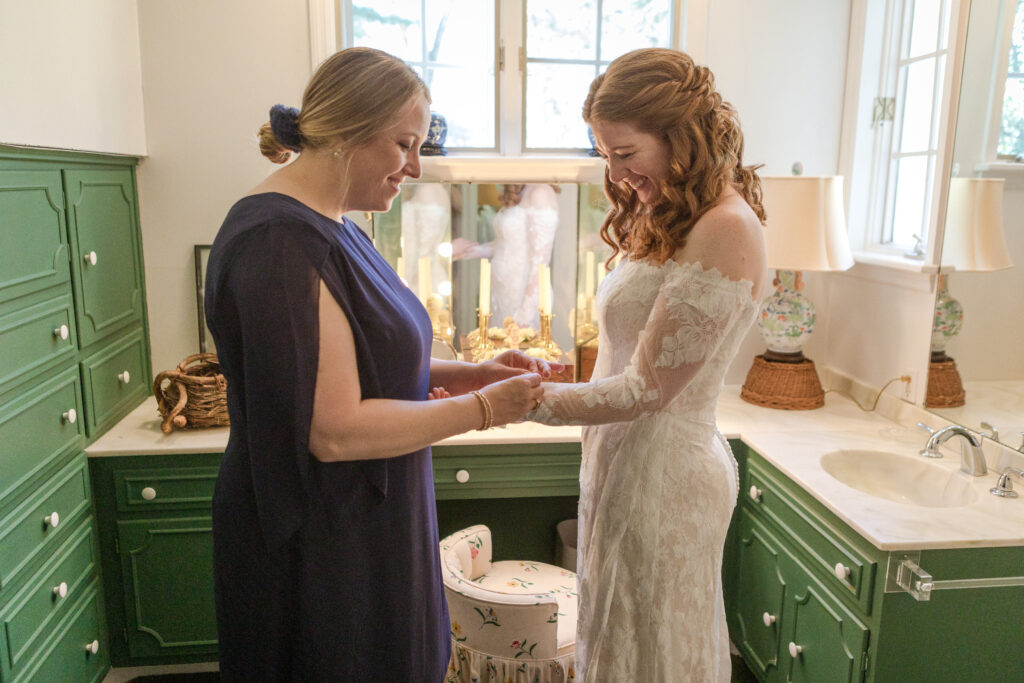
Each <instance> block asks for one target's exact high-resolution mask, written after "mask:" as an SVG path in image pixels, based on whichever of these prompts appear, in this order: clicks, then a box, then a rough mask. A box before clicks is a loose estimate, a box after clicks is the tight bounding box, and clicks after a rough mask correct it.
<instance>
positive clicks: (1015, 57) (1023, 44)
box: [1009, 0, 1024, 73]
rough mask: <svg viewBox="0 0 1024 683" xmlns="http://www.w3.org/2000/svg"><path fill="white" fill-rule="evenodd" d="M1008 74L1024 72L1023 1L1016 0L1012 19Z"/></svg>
mask: <svg viewBox="0 0 1024 683" xmlns="http://www.w3.org/2000/svg"><path fill="white" fill-rule="evenodd" d="M1009 67H1010V68H1009V70H1010V73H1021V72H1022V71H1024V0H1018V2H1017V13H1016V14H1015V15H1014V17H1013V38H1012V40H1011V42H1010V64H1009Z"/></svg>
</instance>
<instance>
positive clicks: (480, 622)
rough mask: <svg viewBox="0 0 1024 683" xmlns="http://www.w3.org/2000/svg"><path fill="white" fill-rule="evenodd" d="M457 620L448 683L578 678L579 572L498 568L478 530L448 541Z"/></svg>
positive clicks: (448, 588)
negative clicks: (575, 654) (576, 667)
mask: <svg viewBox="0 0 1024 683" xmlns="http://www.w3.org/2000/svg"><path fill="white" fill-rule="evenodd" d="M441 573H442V575H443V577H444V589H445V594H446V595H447V598H448V611H449V613H450V615H451V621H452V661H451V665H450V666H449V669H448V677H447V679H446V681H448V683H470V681H480V682H481V683H487V682H488V681H493V682H495V683H498V682H500V683H504V682H505V681H524V682H525V681H530V683H533V682H534V681H537V682H538V683H566V681H571V680H573V677H574V676H575V673H574V666H573V657H574V653H575V650H576V574H575V572H571V571H568V570H566V569H562V568H561V567H555V566H553V565H550V564H545V563H543V562H529V561H518V560H507V561H503V562H493V563H492V562H491V531H490V529H488V528H487V527H486V526H484V525H482V524H478V525H476V526H471V527H469V528H467V529H463V530H462V531H457V532H455V533H454V534H452V535H451V536H449V537H447V538H445V539H444V540H442V541H441Z"/></svg>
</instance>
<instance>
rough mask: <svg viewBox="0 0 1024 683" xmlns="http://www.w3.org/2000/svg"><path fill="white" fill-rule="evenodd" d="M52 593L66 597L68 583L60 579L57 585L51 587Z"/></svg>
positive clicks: (59, 596)
mask: <svg viewBox="0 0 1024 683" xmlns="http://www.w3.org/2000/svg"><path fill="white" fill-rule="evenodd" d="M53 594H54V595H56V596H57V597H58V598H66V597H68V584H66V583H65V582H63V581H61V582H60V585H59V586H54V587H53Z"/></svg>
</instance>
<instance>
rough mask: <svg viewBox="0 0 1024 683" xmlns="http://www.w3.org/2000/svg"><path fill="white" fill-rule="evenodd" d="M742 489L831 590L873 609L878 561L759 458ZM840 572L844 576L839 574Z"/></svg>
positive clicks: (751, 465)
mask: <svg viewBox="0 0 1024 683" xmlns="http://www.w3.org/2000/svg"><path fill="white" fill-rule="evenodd" d="M755 489H756V491H755ZM741 493H742V496H743V497H744V499H745V504H748V505H750V507H751V508H752V509H753V510H754V511H755V515H760V516H763V518H767V519H769V520H771V522H772V523H774V524H775V526H776V527H778V528H780V529H782V530H783V531H785V532H786V533H788V534H789V535H790V536H792V537H793V540H794V541H796V544H795V545H796V546H797V547H798V548H799V549H800V550H802V551H803V552H804V553H805V554H806V555H807V557H808V558H809V560H810V562H809V563H808V566H809V568H810V570H811V571H812V572H814V574H815V575H816V576H818V577H819V578H820V579H821V580H822V582H823V583H824V584H825V585H826V586H828V587H829V589H830V590H835V591H836V592H837V593H844V594H846V595H847V596H849V597H851V598H852V599H853V600H854V602H855V603H856V604H857V606H858V607H859V608H860V609H861V610H862V611H863V612H864V614H870V613H871V593H872V586H873V585H874V579H875V572H876V570H877V564H876V563H875V562H874V561H873V560H872V559H871V558H870V557H869V556H868V555H866V554H864V553H862V552H861V551H860V550H858V549H857V548H856V547H855V546H854V545H853V544H852V543H851V542H849V541H848V540H847V539H845V538H844V537H843V536H842V535H841V534H840V533H839V531H838V530H837V529H835V528H833V527H829V526H826V525H825V524H824V523H823V522H822V520H821V519H820V518H819V517H818V516H816V515H814V514H812V513H811V512H810V511H809V510H807V509H806V508H805V507H804V506H803V505H802V504H801V503H800V502H799V501H798V500H797V499H796V498H795V496H793V495H792V493H791V492H790V491H789V490H788V489H787V487H786V486H784V485H783V484H782V483H781V482H780V481H779V480H778V479H777V478H775V477H773V476H772V475H771V474H770V473H769V472H768V471H767V470H766V469H765V468H764V467H763V466H762V465H761V463H760V462H759V461H757V460H754V459H751V460H750V461H749V467H748V469H747V481H746V482H745V485H744V487H743V491H742V492H741ZM752 494H757V495H756V496H755V495H752ZM840 574H845V576H843V577H842V578H840ZM840 589H841V590H840Z"/></svg>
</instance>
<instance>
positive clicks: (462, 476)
mask: <svg viewBox="0 0 1024 683" xmlns="http://www.w3.org/2000/svg"><path fill="white" fill-rule="evenodd" d="M455 481H457V482H459V483H460V484H465V483H466V482H467V481H469V471H468V470H459V471H458V472H456V473H455Z"/></svg>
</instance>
